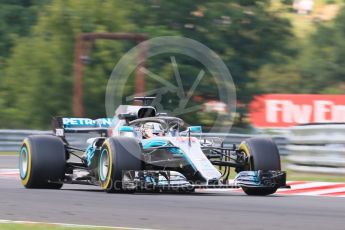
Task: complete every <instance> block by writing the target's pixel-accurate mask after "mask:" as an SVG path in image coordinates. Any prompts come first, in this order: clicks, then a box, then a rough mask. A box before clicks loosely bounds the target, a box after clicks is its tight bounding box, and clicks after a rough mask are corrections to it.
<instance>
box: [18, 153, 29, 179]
mask: <svg viewBox="0 0 345 230" xmlns="http://www.w3.org/2000/svg"><path fill="white" fill-rule="evenodd" d="M19 172H20V178H22V179H24V178H25V177H26V175H27V172H28V151H27V149H26V147H23V148H22V149H21V150H20V154H19Z"/></svg>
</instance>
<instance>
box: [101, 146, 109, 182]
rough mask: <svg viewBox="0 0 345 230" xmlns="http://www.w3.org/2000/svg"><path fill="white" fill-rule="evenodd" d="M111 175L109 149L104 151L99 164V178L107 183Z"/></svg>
mask: <svg viewBox="0 0 345 230" xmlns="http://www.w3.org/2000/svg"><path fill="white" fill-rule="evenodd" d="M108 173H109V153H108V150H107V149H103V150H102V153H101V157H100V162H99V176H100V178H101V181H105V180H106V178H107V176H108Z"/></svg>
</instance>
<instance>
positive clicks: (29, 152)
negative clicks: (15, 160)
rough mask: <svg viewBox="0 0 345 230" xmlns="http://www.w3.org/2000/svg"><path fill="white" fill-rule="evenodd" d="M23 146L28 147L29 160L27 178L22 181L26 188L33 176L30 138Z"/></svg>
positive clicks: (25, 140) (26, 139)
mask: <svg viewBox="0 0 345 230" xmlns="http://www.w3.org/2000/svg"><path fill="white" fill-rule="evenodd" d="M23 145H25V146H26V150H27V153H28V155H27V160H28V169H27V172H26V176H25V178H24V179H21V181H22V184H23V185H24V186H26V185H27V184H28V182H29V180H30V176H31V147H30V143H29V139H28V138H25V139H24V141H23Z"/></svg>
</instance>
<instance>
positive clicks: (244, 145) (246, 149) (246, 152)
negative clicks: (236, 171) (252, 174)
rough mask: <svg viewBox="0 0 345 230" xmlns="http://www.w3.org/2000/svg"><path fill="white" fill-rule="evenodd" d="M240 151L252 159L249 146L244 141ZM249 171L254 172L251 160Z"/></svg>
mask: <svg viewBox="0 0 345 230" xmlns="http://www.w3.org/2000/svg"><path fill="white" fill-rule="evenodd" d="M238 149H239V150H240V151H243V152H244V153H245V154H246V155H247V156H248V158H250V151H249V148H248V146H247V145H246V143H245V142H244V141H243V142H242V143H241V144H240V146H239V147H238ZM249 170H252V164H251V162H250V160H249Z"/></svg>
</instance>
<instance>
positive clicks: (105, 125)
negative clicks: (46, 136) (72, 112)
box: [52, 117, 114, 137]
mask: <svg viewBox="0 0 345 230" xmlns="http://www.w3.org/2000/svg"><path fill="white" fill-rule="evenodd" d="M52 125H53V129H54V133H55V135H56V136H59V137H64V136H65V133H90V132H97V133H99V134H101V135H102V136H107V135H108V130H109V128H111V127H112V126H113V125H114V119H113V118H99V119H96V120H92V119H90V118H68V117H54V118H53V122H52Z"/></svg>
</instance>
